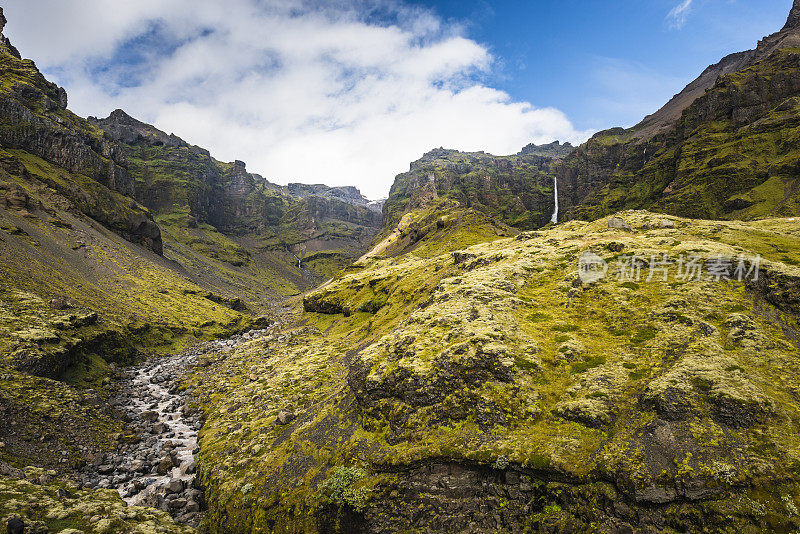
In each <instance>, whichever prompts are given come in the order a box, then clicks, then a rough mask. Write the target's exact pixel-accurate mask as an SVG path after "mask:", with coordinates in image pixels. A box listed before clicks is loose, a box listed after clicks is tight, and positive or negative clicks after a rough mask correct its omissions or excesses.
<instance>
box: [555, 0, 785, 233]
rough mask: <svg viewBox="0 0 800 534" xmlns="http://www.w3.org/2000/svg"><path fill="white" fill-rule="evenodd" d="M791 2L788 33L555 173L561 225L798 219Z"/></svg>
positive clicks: (600, 138)
mask: <svg viewBox="0 0 800 534" xmlns="http://www.w3.org/2000/svg"><path fill="white" fill-rule="evenodd" d="M798 9H800V4H798V3H797V2H795V4H794V7H793V11H792V14H791V15H790V16H789V19H788V20H787V23H786V26H785V27H784V28H783V29H782V30H781V31H780V32H778V33H776V34H773V35H770V36H768V37H766V38H764V39H763V40H762V41H761V42H759V44H758V47H757V48H756V49H755V50H751V51H747V52H742V53H739V54H734V55H731V56H729V57H726V58H724V59H723V60H722V61H721V62H720V63H718V64H717V65H713V66H711V67H709V68H708V69H707V70H706V71H705V72H704V73H703V74H702V75H701V76H700V77H699V78H698V79H697V80H695V81H694V82H692V83H691V84H690V85H689V86H688V87H687V88H686V89H684V90H683V91H682V92H681V93H680V94H678V95H676V96H675V97H674V98H673V99H672V100H671V101H670V102H669V103H668V104H667V105H666V106H665V107H664V108H662V109H661V110H659V111H658V112H656V113H655V114H653V115H651V116H649V117H647V118H645V119H644V120H643V121H642V122H641V123H640V124H638V125H637V126H634V127H633V128H630V129H627V130H625V129H622V128H617V129H612V130H608V131H604V132H600V133H598V134H596V135H595V136H594V137H593V138H592V139H591V140H589V141H588V142H587V143H585V144H584V145H582V146H581V147H579V148H578V149H577V150H576V151H575V152H573V153H572V154H570V155H569V156H567V157H566V158H565V159H564V162H563V164H561V165H559V166H558V167H557V168H556V169H554V173H555V175H556V176H557V179H558V183H559V199H560V203H561V205H562V207H564V208H565V209H564V210H563V212H562V216H561V219H562V220H569V219H572V218H580V219H590V220H591V219H595V218H599V217H603V216H606V215H609V214H611V213H614V212H615V211H619V210H622V209H630V208H637V209H651V210H655V211H659V212H662V213H669V214H674V215H681V216H687V217H701V218H714V219H753V218H759V217H765V216H790V215H796V214H797V213H798V206H797V191H798V184H797V160H798V157H800V150H799V149H800V147H799V146H798V129H797V126H798V124H797V115H798V111H800V110H798V108H797V104H798V97H800V85H799V82H798V72H800V70H798V67H800V64H798V59H800V22H798V20H797V17H796V16H795V15H796V13H797V10H798Z"/></svg>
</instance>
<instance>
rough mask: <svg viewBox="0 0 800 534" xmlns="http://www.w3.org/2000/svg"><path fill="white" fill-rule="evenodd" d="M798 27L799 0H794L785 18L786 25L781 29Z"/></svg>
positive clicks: (799, 15) (799, 23) (799, 17)
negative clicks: (787, 16)
mask: <svg viewBox="0 0 800 534" xmlns="http://www.w3.org/2000/svg"><path fill="white" fill-rule="evenodd" d="M798 27H800V0H794V4H793V5H792V10H791V11H789V18H788V19H786V25H785V26H784V27H783V30H781V31H786V30H791V29H794V28H798Z"/></svg>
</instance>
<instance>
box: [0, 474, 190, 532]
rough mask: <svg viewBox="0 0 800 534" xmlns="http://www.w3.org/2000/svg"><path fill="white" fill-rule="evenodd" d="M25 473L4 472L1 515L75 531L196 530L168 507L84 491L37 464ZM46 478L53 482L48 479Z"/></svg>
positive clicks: (109, 492) (106, 492)
mask: <svg viewBox="0 0 800 534" xmlns="http://www.w3.org/2000/svg"><path fill="white" fill-rule="evenodd" d="M53 474H54V473H53ZM25 475H26V478H23V479H14V478H6V477H0V517H2V518H7V517H10V516H14V517H19V518H22V519H23V521H25V522H26V523H27V524H28V525H38V526H43V527H45V528H47V529H49V531H50V532H57V533H69V534H78V533H81V532H83V533H86V534H90V533H97V534H103V533H107V534H108V533H112V532H120V533H121V532H124V533H130V534H134V533H135V534H157V533H170V534H173V533H174V534H189V533H191V532H195V530H194V529H191V528H189V527H186V526H184V525H178V524H176V523H175V522H174V521H173V520H172V518H171V517H170V516H169V514H167V513H166V512H161V511H158V510H154V509H152V508H143V507H139V506H127V504H126V503H125V502H124V501H122V499H120V497H119V494H117V492H116V491H114V490H98V491H92V490H79V489H77V488H76V487H73V486H70V485H67V484H63V483H60V482H58V481H56V480H53V478H52V476H51V475H50V474H48V473H47V472H46V471H44V470H41V469H36V468H27V469H26V470H25ZM40 477H44V478H45V479H48V481H47V482H45V483H44V484H43V483H41V482H40Z"/></svg>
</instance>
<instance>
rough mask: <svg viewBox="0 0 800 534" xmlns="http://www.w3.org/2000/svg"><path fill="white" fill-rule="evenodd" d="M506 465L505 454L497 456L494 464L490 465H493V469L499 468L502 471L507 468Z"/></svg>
mask: <svg viewBox="0 0 800 534" xmlns="http://www.w3.org/2000/svg"><path fill="white" fill-rule="evenodd" d="M508 465H509V463H508V458H506V457H505V456H498V457H497V460H495V461H494V465H493V466H492V467H494V468H495V469H500V470H501V471H502V470H506V469H508Z"/></svg>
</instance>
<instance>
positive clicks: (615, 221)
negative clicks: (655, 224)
mask: <svg viewBox="0 0 800 534" xmlns="http://www.w3.org/2000/svg"><path fill="white" fill-rule="evenodd" d="M608 227H609V228H614V229H617V230H628V231H630V230H632V228H631V225H630V224H628V223H627V222H626V221H625V219H621V218H619V217H611V218H610V219H609V220H608Z"/></svg>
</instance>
